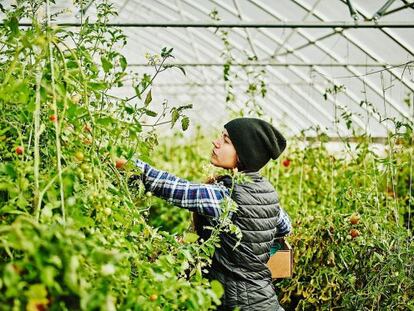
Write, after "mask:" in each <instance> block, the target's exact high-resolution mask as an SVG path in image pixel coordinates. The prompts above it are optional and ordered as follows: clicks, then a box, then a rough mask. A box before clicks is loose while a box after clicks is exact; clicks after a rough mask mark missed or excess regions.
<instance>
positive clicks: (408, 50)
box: [3, 0, 414, 137]
mask: <svg viewBox="0 0 414 311" xmlns="http://www.w3.org/2000/svg"><path fill="white" fill-rule="evenodd" d="M57 2H58V3H57V4H56V5H54V6H53V7H52V11H53V12H58V11H60V10H62V9H70V10H69V11H66V13H65V14H63V15H60V16H59V17H58V18H57V19H56V22H58V23H59V22H62V23H63V22H74V23H78V22H80V14H79V12H78V10H76V9H74V8H73V5H72V3H71V2H68V1H57ZM112 2H113V3H114V5H115V6H116V8H117V10H118V12H119V15H118V16H117V17H116V18H114V19H113V20H111V23H114V24H118V23H121V24H123V25H126V26H129V27H125V28H124V32H125V34H126V35H127V36H128V45H127V46H126V47H125V48H124V50H123V51H122V53H124V55H125V56H126V57H127V60H128V63H129V64H130V65H131V69H132V70H133V71H134V72H137V73H143V72H151V71H152V70H153V69H152V68H151V67H150V66H149V65H148V64H147V59H146V58H145V54H146V53H151V54H155V53H159V52H160V50H161V48H163V47H165V46H166V47H172V48H174V52H173V55H174V57H175V58H174V59H173V60H172V61H171V62H172V63H175V64H180V65H182V66H183V68H185V71H186V75H185V76H184V75H183V74H182V73H181V72H180V71H179V70H174V69H173V70H167V71H165V72H163V73H162V74H161V75H160V76H159V78H158V79H157V80H156V82H155V85H154V89H153V95H154V102H159V103H160V104H161V102H162V101H163V100H165V99H166V100H168V101H169V102H171V103H173V104H189V103H191V104H193V107H194V108H193V110H192V111H191V112H190V113H189V114H190V116H191V117H192V119H193V121H194V123H199V124H201V125H208V126H211V125H214V126H221V125H222V122H224V121H225V120H226V119H227V118H229V115H228V113H227V110H226V101H225V98H226V89H225V81H224V79H223V65H224V63H225V62H226V57H228V56H229V52H228V53H227V54H226V53H225V47H224V44H223V40H222V38H223V36H224V34H223V31H225V32H227V34H226V35H225V37H226V39H227V40H228V42H229V47H230V53H231V56H232V66H231V77H230V78H231V79H232V84H233V92H235V95H236V101H235V103H233V104H232V105H233V108H235V109H239V108H243V105H244V103H245V102H246V101H247V100H248V99H249V97H248V95H247V94H246V89H247V88H248V86H249V83H250V82H251V79H252V76H254V75H255V74H258V76H259V78H256V82H257V81H259V80H260V81H263V82H264V83H265V87H266V91H267V93H266V96H265V97H264V98H262V97H261V96H258V97H257V98H256V100H257V102H258V103H259V104H260V105H261V106H262V107H263V110H264V112H265V114H266V117H268V118H272V119H273V120H274V122H275V123H276V122H277V123H279V124H280V126H283V127H284V128H285V132H286V134H288V135H294V134H297V133H299V132H300V131H301V130H303V129H306V128H309V127H312V126H313V127H314V126H319V127H320V128H322V129H326V131H327V132H328V133H329V135H332V136H338V135H341V136H343V135H345V136H346V135H352V132H351V131H350V130H349V129H348V128H347V127H346V123H345V122H339V123H338V122H335V118H336V117H338V116H339V117H340V116H341V115H343V114H347V113H348V114H350V115H351V117H350V118H351V120H352V127H353V128H354V129H355V130H357V131H359V132H361V131H364V130H365V129H367V130H368V132H369V133H370V134H371V135H373V136H378V137H383V136H385V135H386V133H387V130H392V129H393V127H392V124H391V122H387V121H383V119H386V118H396V119H397V120H402V121H404V120H410V121H413V111H412V107H409V106H408V105H407V104H405V103H404V100H405V99H406V98H407V97H410V96H411V98H413V90H414V81H413V69H414V68H413V66H414V2H413V3H410V2H409V1H402V0H395V1H387V0H374V1H364V0H352V1H347V0H279V1H274V0H225V1H218V0H199V1H191V0H174V1H165V0H151V1H144V0H114V1H112ZM3 3H5V4H3V5H4V6H5V7H7V6H8V5H10V4H12V3H13V1H11V0H6V1H3ZM349 4H351V6H350V5H349ZM212 12H216V15H215V16H216V20H213V19H212V17H211V13H212ZM351 12H352V14H351ZM95 14H96V11H95V8H94V5H90V6H88V7H87V10H86V12H85V15H87V16H90V19H91V20H92V21H93V20H94V17H95ZM174 23H175V24H174ZM177 23H182V24H187V26H186V27H185V26H184V25H181V26H179V25H177ZM134 24H140V25H135V26H134ZM154 24H156V25H154ZM188 24H191V25H193V27H191V26H190V27H189V25H188ZM199 24H203V25H199ZM229 24H232V25H231V26H232V27H229V26H230V25H229ZM396 24H399V25H400V26H399V27H392V25H394V26H395V25H396ZM168 25H169V26H168ZM215 25H216V26H220V27H216V26H215ZM349 25H355V26H354V27H349ZM358 25H359V26H360V27H358ZM364 25H365V26H367V25H369V27H365V28H364V27H362V26H364ZM234 26H237V27H234ZM341 26H342V27H341ZM386 26H388V27H386ZM245 65H249V66H245ZM249 71H251V72H253V73H249ZM259 73H260V74H259ZM132 92H133V91H132V90H131V87H130V86H128V85H125V86H124V87H123V88H122V89H119V90H117V91H116V93H118V94H120V95H126V94H131V93H132ZM413 100H414V99H412V101H413ZM361 103H362V104H361ZM364 103H369V107H371V108H367V107H368V106H367V105H366V104H364ZM374 111H375V112H377V113H374Z"/></svg>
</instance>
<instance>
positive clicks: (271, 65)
mask: <svg viewBox="0 0 414 311" xmlns="http://www.w3.org/2000/svg"><path fill="white" fill-rule="evenodd" d="M413 63H414V61H409V62H406V63H403V64H385V63H366V64H363V63H331V64H330V63H293V62H292V63H290V62H288V63H286V62H282V63H276V62H275V63H272V62H251V63H232V64H231V66H233V67H247V66H256V67H264V66H270V67H288V66H294V67H315V66H316V67H346V66H352V67H363V68H372V67H373V68H378V67H386V68H385V69H393V68H398V67H402V66H406V65H410V64H413ZM166 65H170V64H166ZM171 65H175V66H182V67H223V66H224V65H225V63H202V62H200V63H171ZM128 66H131V67H151V66H152V65H150V64H146V63H135V64H133V63H131V64H128ZM368 74H369V73H368Z"/></svg>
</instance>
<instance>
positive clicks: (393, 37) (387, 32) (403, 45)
mask: <svg viewBox="0 0 414 311" xmlns="http://www.w3.org/2000/svg"><path fill="white" fill-rule="evenodd" d="M344 1H345V0H341V2H343V3H345V2H344ZM413 5H414V3H413ZM356 10H357V12H358V14H360V15H361V16H362V17H363V18H364V19H368V16H367V15H366V14H364V13H362V11H361V9H359V8H356ZM315 17H317V18H318V19H321V18H319V17H318V16H316V15H315ZM380 30H381V31H382V32H383V33H384V34H385V35H386V36H387V37H389V38H390V39H391V40H392V41H394V42H395V43H397V44H398V45H399V46H400V47H401V48H403V49H404V50H405V51H407V52H408V53H410V54H411V55H412V56H414V50H413V49H412V48H411V47H409V45H408V44H407V43H406V42H403V41H401V39H399V38H397V36H396V35H395V34H394V33H393V32H392V31H390V30H388V29H383V28H380Z"/></svg>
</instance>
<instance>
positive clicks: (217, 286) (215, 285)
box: [210, 280, 224, 298]
mask: <svg viewBox="0 0 414 311" xmlns="http://www.w3.org/2000/svg"><path fill="white" fill-rule="evenodd" d="M210 285H211V290H212V291H213V292H214V293H215V294H216V295H217V297H218V298H220V297H221V296H223V294H224V288H223V285H221V283H220V282H219V281H217V280H212V281H211V282H210Z"/></svg>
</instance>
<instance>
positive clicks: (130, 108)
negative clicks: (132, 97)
mask: <svg viewBox="0 0 414 311" xmlns="http://www.w3.org/2000/svg"><path fill="white" fill-rule="evenodd" d="M124 109H125V111H126V112H127V113H128V114H133V113H134V111H135V110H134V108H132V107H129V106H125V107H124Z"/></svg>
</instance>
